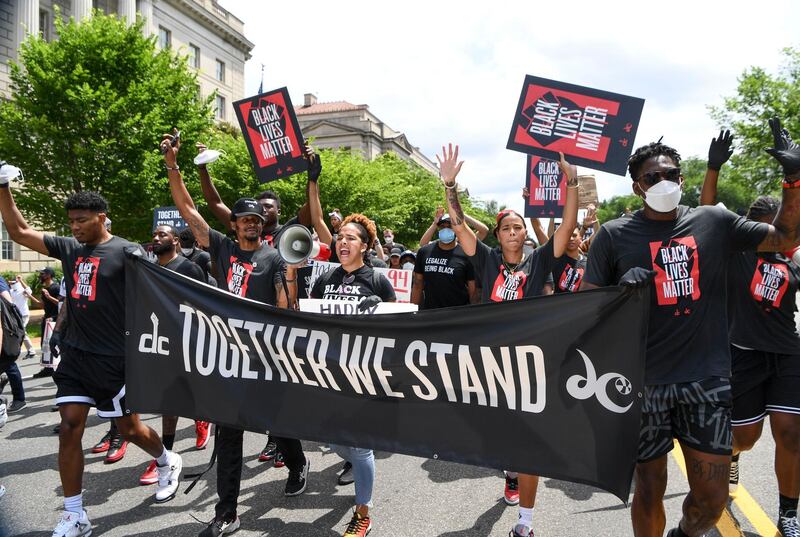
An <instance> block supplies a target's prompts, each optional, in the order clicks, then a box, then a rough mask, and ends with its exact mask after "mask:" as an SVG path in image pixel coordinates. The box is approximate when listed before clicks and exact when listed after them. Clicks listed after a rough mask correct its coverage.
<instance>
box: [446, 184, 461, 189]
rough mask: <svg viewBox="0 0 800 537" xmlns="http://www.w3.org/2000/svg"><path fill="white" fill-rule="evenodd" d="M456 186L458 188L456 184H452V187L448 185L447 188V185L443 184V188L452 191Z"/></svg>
mask: <svg viewBox="0 0 800 537" xmlns="http://www.w3.org/2000/svg"><path fill="white" fill-rule="evenodd" d="M457 186H458V183H453V184H452V185H450V186H448V185H447V183H445V184H444V187H445V188H446V189H447V190H453V189H454V188H455V187H457Z"/></svg>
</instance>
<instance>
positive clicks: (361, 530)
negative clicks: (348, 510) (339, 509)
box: [342, 512, 372, 537]
mask: <svg viewBox="0 0 800 537" xmlns="http://www.w3.org/2000/svg"><path fill="white" fill-rule="evenodd" d="M371 529H372V520H370V518H369V516H364V515H359V514H358V513H356V512H354V513H353V518H351V519H350V523H349V524H347V528H346V529H345V530H344V534H342V537H366V536H367V534H368V533H369V532H370V530H371Z"/></svg>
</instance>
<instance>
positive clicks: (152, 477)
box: [139, 459, 158, 485]
mask: <svg viewBox="0 0 800 537" xmlns="http://www.w3.org/2000/svg"><path fill="white" fill-rule="evenodd" d="M154 483H158V470H156V460H155V459H153V460H152V461H150V464H148V465H147V470H145V471H144V473H143V474H142V476H141V477H140V478H139V484H140V485H152V484H154Z"/></svg>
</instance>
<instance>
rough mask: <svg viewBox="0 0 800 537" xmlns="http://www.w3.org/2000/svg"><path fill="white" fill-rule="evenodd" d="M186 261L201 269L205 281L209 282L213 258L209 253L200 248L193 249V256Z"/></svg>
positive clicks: (187, 257)
mask: <svg viewBox="0 0 800 537" xmlns="http://www.w3.org/2000/svg"><path fill="white" fill-rule="evenodd" d="M181 255H183V254H181ZM186 259H188V260H189V261H191V262H192V263H195V264H196V265H197V266H198V267H200V270H202V271H203V276H204V278H205V279H204V281H208V276H209V272H211V256H210V255H209V254H208V252H204V251H203V250H201V249H199V248H193V249H192V253H191V255H189V256H186Z"/></svg>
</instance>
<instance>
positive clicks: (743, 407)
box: [731, 345, 800, 427]
mask: <svg viewBox="0 0 800 537" xmlns="http://www.w3.org/2000/svg"><path fill="white" fill-rule="evenodd" d="M731 357H732V358H733V376H732V377H731V388H732V389H733V414H732V419H731V423H732V424H733V426H734V427H735V426H737V425H750V424H751V423H758V422H759V421H761V420H763V419H764V417H765V416H766V415H767V413H769V412H785V413H787V414H800V356H798V355H788V354H775V353H772V352H764V351H756V350H745V349H740V348H738V347H734V346H733V345H731Z"/></svg>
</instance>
